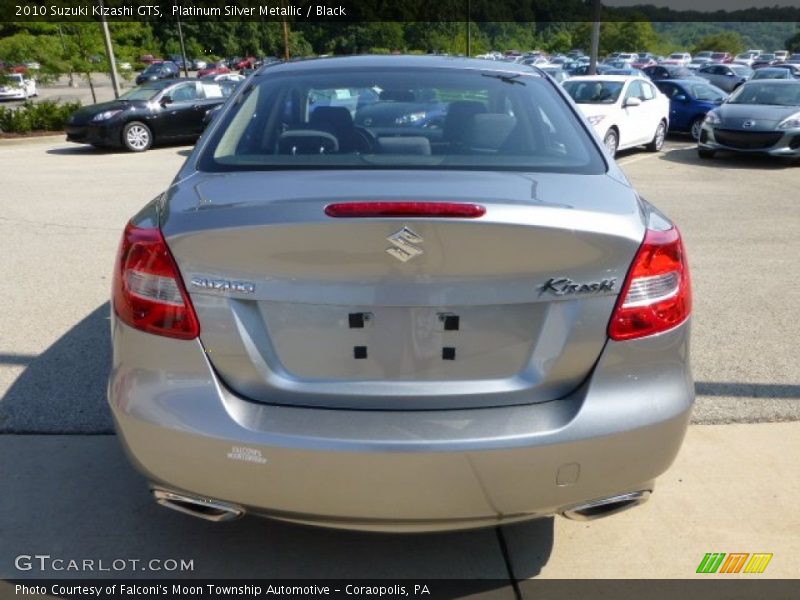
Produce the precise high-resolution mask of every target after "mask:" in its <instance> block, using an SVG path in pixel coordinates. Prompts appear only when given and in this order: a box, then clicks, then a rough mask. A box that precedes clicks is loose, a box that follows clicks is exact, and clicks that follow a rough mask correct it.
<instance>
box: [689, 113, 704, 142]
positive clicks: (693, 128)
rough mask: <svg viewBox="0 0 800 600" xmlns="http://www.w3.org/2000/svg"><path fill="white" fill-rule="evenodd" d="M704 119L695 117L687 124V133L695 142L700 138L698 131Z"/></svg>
mask: <svg viewBox="0 0 800 600" xmlns="http://www.w3.org/2000/svg"><path fill="white" fill-rule="evenodd" d="M704 119H705V117H695V118H694V119H693V120H692V123H691V125H689V134H690V135H691V136H692V139H693V140H694V141H695V142H696V141H697V140H699V139H700V131H701V130H702V129H703V120H704Z"/></svg>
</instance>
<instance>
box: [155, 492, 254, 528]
mask: <svg viewBox="0 0 800 600" xmlns="http://www.w3.org/2000/svg"><path fill="white" fill-rule="evenodd" d="M152 492H153V498H155V500H156V502H157V503H158V504H160V505H161V506H166V507H167V508H171V509H172V510H176V511H178V512H180V513H183V514H185V515H191V516H193V517H198V518H200V519H205V520H206V521H214V522H216V523H220V522H222V521H232V520H234V519H238V518H239V517H241V516H242V515H244V509H243V508H242V507H241V506H237V505H236V504H229V503H227V502H222V501H221V500H213V499H211V498H203V497H201V496H188V495H186V494H183V493H179V492H172V491H169V490H165V489H160V488H153V489H152Z"/></svg>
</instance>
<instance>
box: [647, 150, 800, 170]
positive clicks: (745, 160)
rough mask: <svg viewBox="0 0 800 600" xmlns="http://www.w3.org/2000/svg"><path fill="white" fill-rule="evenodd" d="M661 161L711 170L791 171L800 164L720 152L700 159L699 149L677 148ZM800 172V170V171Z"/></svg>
mask: <svg viewBox="0 0 800 600" xmlns="http://www.w3.org/2000/svg"><path fill="white" fill-rule="evenodd" d="M658 158H659V160H665V161H669V162H674V163H679V164H682V165H692V166H696V167H708V168H711V169H717V170H718V169H769V170H780V169H791V168H797V165H798V163H797V162H795V161H793V160H792V159H790V158H783V157H779V156H763V155H760V154H739V153H735V152H724V151H720V152H718V153H717V154H716V156H715V157H714V158H700V157H699V156H698V155H697V148H695V147H692V148H677V149H675V150H669V151H666V152H662V153H661V154H659V156H658ZM798 171H799V172H800V169H798Z"/></svg>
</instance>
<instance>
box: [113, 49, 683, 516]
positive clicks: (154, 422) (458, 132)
mask: <svg viewBox="0 0 800 600" xmlns="http://www.w3.org/2000/svg"><path fill="white" fill-rule="evenodd" d="M248 81H249V82H250V83H249V84H248V85H246V86H240V87H239V89H238V90H237V92H236V93H235V95H234V97H232V98H231V99H230V100H229V101H228V102H227V103H226V105H225V107H224V108H223V109H222V110H221V111H220V114H219V116H218V117H216V118H215V119H214V121H213V122H212V123H211V125H210V126H209V129H208V130H207V131H206V132H205V134H204V135H203V138H202V139H201V141H200V143H199V144H198V145H197V146H196V148H195V150H194V152H193V153H192V155H191V156H190V157H189V158H188V160H187V161H186V162H185V164H184V166H183V167H182V168H181V170H180V172H179V173H178V174H177V176H176V177H175V180H174V182H173V183H172V185H171V186H170V187H169V188H168V189H167V190H165V191H164V193H163V194H161V195H160V196H158V197H157V198H155V199H154V200H153V201H152V202H150V203H149V204H148V205H147V206H145V207H144V208H143V209H142V210H141V211H140V212H139V213H138V214H136V215H135V216H134V217H132V219H131V220H130V223H129V224H128V226H127V227H126V229H125V231H124V234H123V237H122V243H121V246H120V250H119V254H118V258H117V264H116V268H115V274H114V284H113V298H112V306H113V309H112V334H113V353H114V358H113V370H112V373H111V378H110V382H109V386H108V390H109V392H108V393H109V402H110V405H111V409H112V412H113V415H114V419H115V422H116V426H117V428H118V431H119V433H120V437H121V439H122V440H123V442H124V444H125V446H126V447H127V449H128V451H129V454H130V456H131V457H132V459H133V461H134V463H135V464H136V466H137V467H138V468H139V469H140V470H141V471H142V472H143V473H144V474H145V476H146V477H147V478H148V479H149V481H150V482H151V487H152V490H153V493H154V496H155V499H156V500H157V501H158V502H159V503H161V504H163V505H164V506H167V507H169V508H172V509H175V510H178V511H180V512H183V513H188V514H191V515H194V516H197V517H201V518H204V519H209V520H214V521H222V520H227V519H231V518H234V517H237V516H241V515H242V514H244V513H254V514H261V515H267V516H270V517H272V518H276V519H283V520H286V521H293V522H302V523H310V524H316V525H323V526H328V527H341V528H357V529H367V530H382V531H429V530H437V529H458V528H473V527H482V526H493V525H497V524H501V523H507V522H514V521H519V520H524V519H532V518H537V517H543V516H546V515H554V514H562V515H564V516H567V517H569V518H573V519H593V518H597V517H601V516H606V515H611V514H614V513H616V512H619V511H621V510H624V509H627V508H630V507H633V506H636V505H638V504H640V503H642V502H643V501H644V500H646V499H647V498H648V497H649V496H650V493H651V492H652V491H653V489H654V480H655V479H656V477H658V476H659V475H660V474H661V473H663V472H664V471H665V470H666V469H667V468H668V467H669V465H670V464H671V462H672V461H673V459H674V458H675V455H676V454H677V452H678V450H679V448H680V446H681V442H682V440H683V437H684V433H685V431H686V427H687V424H688V421H689V415H690V411H691V408H692V404H693V401H694V387H693V383H692V377H691V373H690V368H689V329H690V320H691V319H690V314H691V289H690V282H689V271H688V267H687V263H686V255H685V251H684V247H683V243H682V241H681V236H680V234H679V232H678V229H677V228H676V227H675V225H673V224H672V223H671V222H670V221H669V220H668V219H667V217H665V216H664V215H663V214H662V213H660V212H659V211H658V210H657V209H656V208H655V207H653V206H652V205H650V204H648V203H647V202H645V201H644V200H642V199H641V198H640V197H639V196H638V195H637V193H636V191H635V190H634V189H633V188H632V187H631V185H630V184H629V183H628V181H627V180H626V178H625V176H624V174H623V173H622V171H621V170H620V169H619V168H618V167H617V165H616V164H615V163H614V161H613V159H612V158H611V157H610V156H608V155H607V154H606V153H605V150H604V148H603V145H602V143H601V141H600V140H599V139H598V138H597V137H596V136H595V135H594V133H593V132H592V130H591V128H590V126H589V124H588V123H587V122H586V121H585V120H584V119H583V117H582V116H581V114H580V112H579V111H578V109H577V108H576V106H575V105H574V104H573V103H572V101H571V100H570V98H569V96H567V94H566V93H565V92H564V91H563V90H562V89H561V86H559V85H558V84H556V83H555V82H554V81H553V80H552V79H550V78H548V77H546V76H544V75H543V73H542V72H541V71H539V70H538V69H536V68H534V67H528V66H525V65H519V64H512V63H505V62H499V61H498V62H492V61H485V60H477V59H468V58H449V57H435V56H431V57H426V56H419V57H400V56H386V57H379V56H370V57H346V58H345V57H343V58H331V59H324V60H307V61H298V62H288V63H278V64H275V65H269V66H265V67H262V68H261V69H260V70H259V72H257V73H255V74H254V75H252V76H251V77H250V78H249V79H248ZM367 108H369V109H370V110H369V111H367V112H368V114H370V115H373V117H371V118H370V119H366V118H364V116H363V113H364V111H366V109H367ZM379 109H380V110H379ZM360 112H362V115H361V116H359V113H360ZM374 115H380V116H381V118H380V119H378V118H377V117H375V116H374ZM356 123H358V124H359V125H356Z"/></svg>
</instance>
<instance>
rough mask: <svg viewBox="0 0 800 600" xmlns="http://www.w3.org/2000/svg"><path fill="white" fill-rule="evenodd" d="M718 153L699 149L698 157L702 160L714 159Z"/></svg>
mask: <svg viewBox="0 0 800 600" xmlns="http://www.w3.org/2000/svg"><path fill="white" fill-rule="evenodd" d="M715 154H716V152H714V150H707V149H706V148H698V149H697V156H699V157H700V158H714V155H715Z"/></svg>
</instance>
